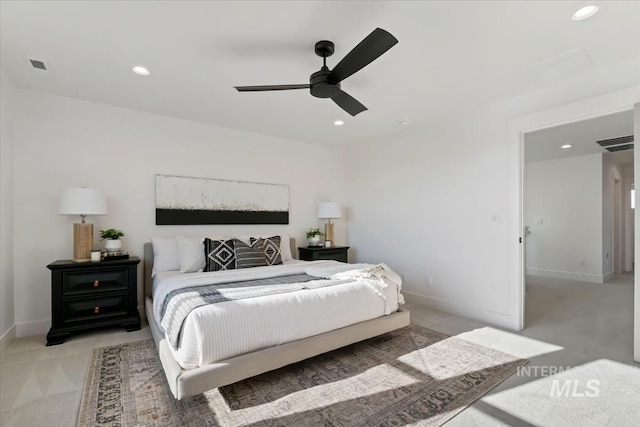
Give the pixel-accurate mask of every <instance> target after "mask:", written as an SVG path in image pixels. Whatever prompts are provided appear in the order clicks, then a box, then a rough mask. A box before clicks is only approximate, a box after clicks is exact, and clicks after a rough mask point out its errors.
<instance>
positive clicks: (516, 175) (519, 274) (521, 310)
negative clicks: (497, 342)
mask: <svg viewBox="0 0 640 427" xmlns="http://www.w3.org/2000/svg"><path fill="white" fill-rule="evenodd" d="M639 102H640V87H632V88H628V89H624V90H620V91H616V92H611V93H607V94H604V95H600V96H596V97H592V98H587V99H584V100H581V101H577V102H573V103H569V104H564V105H560V106H557V107H553V108H548V109H545V110H541V111H537V112H534V113H531V114H526V115H523V116H519V117H515V118H513V119H511V120H509V122H508V140H509V158H510V167H509V178H510V179H509V184H510V185H509V193H510V206H509V236H510V239H511V242H510V243H509V248H510V250H509V254H510V256H509V258H510V259H509V266H510V269H509V270H510V271H509V278H510V282H511V283H512V285H511V286H510V287H509V289H510V292H509V304H510V314H511V316H510V317H511V318H512V319H513V325H512V326H513V329H516V330H519V331H521V330H523V329H524V327H525V289H524V286H525V273H526V272H525V270H524V266H525V263H524V247H523V243H522V242H523V241H524V239H523V237H524V236H523V232H524V229H523V227H524V218H523V216H524V207H523V202H524V198H523V194H524V137H525V134H527V133H529V132H533V131H536V130H541V129H546V128H550V127H555V126H559V125H563V124H568V123H574V122H579V121H582V120H588V119H593V118H596V117H600V116H606V115H609V114H614V113H619V112H622V111H629V110H633V108H634V104H637V103H639ZM639 108H640V107H639ZM639 125H640V124H639V123H636V124H635V126H636V129H637V126H639ZM636 156H639V157H640V154H638V150H636ZM637 169H638V168H637ZM637 169H636V170H637ZM634 222H635V225H636V227H635V229H636V230H637V231H640V226H639V223H640V216H636V218H635V221H634ZM636 237H638V236H636ZM639 240H640V239H638V238H636V241H635V245H636V246H635V252H636V253H637V254H640V242H639ZM634 286H635V295H636V298H638V297H639V296H640V283H638V282H636V283H635V285H634ZM638 305H639V304H636V307H635V309H636V330H635V331H634V334H635V336H636V337H637V335H638V334H640V331H639V330H638V328H639V327H640V320H639V319H640V314H639V312H640V307H638ZM635 341H636V347H635V348H636V349H637V350H636V353H637V354H636V357H637V359H640V339H637V338H636V340H635Z"/></svg>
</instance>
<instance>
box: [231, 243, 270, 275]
mask: <svg viewBox="0 0 640 427" xmlns="http://www.w3.org/2000/svg"><path fill="white" fill-rule="evenodd" d="M233 244H234V246H235V250H236V268H251V267H264V266H266V265H267V260H266V259H265V257H264V240H262V239H258V240H256V241H254V242H252V243H251V244H250V245H248V244H246V243H245V242H243V241H242V240H240V239H233Z"/></svg>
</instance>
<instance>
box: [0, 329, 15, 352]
mask: <svg viewBox="0 0 640 427" xmlns="http://www.w3.org/2000/svg"><path fill="white" fill-rule="evenodd" d="M15 339H16V325H13V326H11V327H10V328H9V329H8V330H7V332H5V333H4V334H2V336H1V337H0V354H2V353H4V351H5V350H6V349H7V348H8V347H9V346H10V345H11V343H12V342H13V340H15Z"/></svg>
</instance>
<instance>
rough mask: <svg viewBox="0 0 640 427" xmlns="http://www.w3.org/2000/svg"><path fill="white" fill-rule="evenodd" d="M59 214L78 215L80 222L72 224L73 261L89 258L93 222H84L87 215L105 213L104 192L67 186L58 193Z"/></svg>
mask: <svg viewBox="0 0 640 427" xmlns="http://www.w3.org/2000/svg"><path fill="white" fill-rule="evenodd" d="M58 214H60V215H80V219H81V222H80V223H75V224H73V261H74V262H85V261H90V260H91V249H92V247H93V224H90V223H86V222H85V218H86V216H87V215H106V214H107V201H106V198H105V197H104V194H102V192H100V191H98V190H94V189H92V188H85V187H81V188H67V189H66V190H64V191H62V193H61V194H60V203H59V205H58Z"/></svg>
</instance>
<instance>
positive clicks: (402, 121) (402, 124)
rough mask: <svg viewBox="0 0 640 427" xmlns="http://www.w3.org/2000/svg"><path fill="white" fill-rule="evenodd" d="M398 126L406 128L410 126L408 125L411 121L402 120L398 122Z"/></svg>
mask: <svg viewBox="0 0 640 427" xmlns="http://www.w3.org/2000/svg"><path fill="white" fill-rule="evenodd" d="M398 124H399V125H400V126H406V125H408V124H409V120H407V119H404V120H400V121H398Z"/></svg>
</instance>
